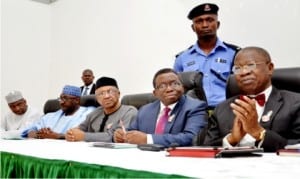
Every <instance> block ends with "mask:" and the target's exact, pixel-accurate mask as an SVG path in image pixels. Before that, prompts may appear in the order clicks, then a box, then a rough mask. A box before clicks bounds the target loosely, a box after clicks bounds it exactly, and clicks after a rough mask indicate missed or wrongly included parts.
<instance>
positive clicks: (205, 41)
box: [173, 3, 240, 110]
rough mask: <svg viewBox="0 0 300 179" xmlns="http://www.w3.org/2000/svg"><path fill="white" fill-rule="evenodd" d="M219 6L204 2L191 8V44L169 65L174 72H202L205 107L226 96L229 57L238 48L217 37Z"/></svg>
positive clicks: (229, 64)
mask: <svg viewBox="0 0 300 179" xmlns="http://www.w3.org/2000/svg"><path fill="white" fill-rule="evenodd" d="M218 10H219V7H218V6H217V5H216V4H212V3H204V4H200V5H198V6H196V7H194V8H193V9H192V10H191V11H190V12H189V14H188V19H189V20H191V21H192V25H191V27H192V30H193V32H195V34H196V35H197V41H196V43H195V44H194V45H192V46H191V47H189V48H188V49H186V50H185V51H183V52H181V53H179V54H178V55H176V59H175V62H174V65H173V68H174V70H175V71H177V72H184V71H200V72H202V73H203V79H202V84H203V89H204V91H205V95H206V98H207V103H208V109H209V110H213V109H214V108H215V107H216V105H218V104H219V103H220V102H222V101H224V100H225V99H226V97H225V87H226V80H227V78H228V77H229V75H230V74H231V67H232V65H233V59H234V56H235V54H236V52H237V51H238V50H240V48H239V47H238V46H235V45H232V44H228V43H225V42H223V41H222V40H221V39H220V38H219V37H218V36H217V30H218V29H219V27H220V21H219V19H218Z"/></svg>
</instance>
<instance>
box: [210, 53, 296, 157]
mask: <svg viewBox="0 0 300 179" xmlns="http://www.w3.org/2000/svg"><path fill="white" fill-rule="evenodd" d="M273 70H274V64H273V63H272V61H271V57H270V55H269V53H268V52H267V51H266V50H264V49H262V48H259V47H246V48H244V49H242V50H241V51H239V52H238V53H237V55H236V57H235V61H234V66H233V72H234V74H235V78H236V81H237V84H238V87H239V89H240V90H241V95H238V96H234V97H231V98H229V99H227V100H226V101H225V102H223V103H221V104H220V105H218V106H217V107H216V109H215V110H214V113H213V114H212V116H211V117H210V118H209V122H208V126H209V129H208V132H207V135H206V137H205V140H204V144H205V145H210V146H224V147H232V146H256V147H261V148H263V149H264V151H265V152H275V151H276V150H278V149H281V148H284V146H285V145H288V144H295V143H300V95H299V94H298V93H294V92H290V91H285V90H278V89H276V88H275V87H274V86H272V83H271V77H272V73H273Z"/></svg>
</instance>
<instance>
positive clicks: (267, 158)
mask: <svg viewBox="0 0 300 179" xmlns="http://www.w3.org/2000/svg"><path fill="white" fill-rule="evenodd" d="M0 151H7V152H12V153H18V154H22V155H28V156H35V157H40V158H45V159H62V160H72V161H77V162H84V163H90V164H100V165H109V166H116V167H122V168H126V169H133V170H145V171H152V172H158V173H164V174H180V175H185V176H190V177H196V178H272V179H273V178H300V157H286V156H277V155H276V154H275V153H266V154H264V155H263V157H252V158H188V157H167V156H166V152H164V151H163V152H150V151H141V150H139V149H136V148H130V149H106V148H98V147H91V143H87V142H67V141H64V140H50V139H27V140H0Z"/></svg>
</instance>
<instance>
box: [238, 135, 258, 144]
mask: <svg viewBox="0 0 300 179" xmlns="http://www.w3.org/2000/svg"><path fill="white" fill-rule="evenodd" d="M255 141H256V140H255V138H254V137H252V136H251V135H250V134H246V135H245V136H244V137H243V138H242V140H241V141H240V142H239V146H251V147H252V146H255Z"/></svg>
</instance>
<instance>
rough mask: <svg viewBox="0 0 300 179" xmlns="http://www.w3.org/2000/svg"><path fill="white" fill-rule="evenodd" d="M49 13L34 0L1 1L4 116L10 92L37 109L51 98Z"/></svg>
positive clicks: (2, 104)
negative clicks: (24, 97) (16, 92)
mask: <svg viewBox="0 0 300 179" xmlns="http://www.w3.org/2000/svg"><path fill="white" fill-rule="evenodd" d="M50 10H51V9H50V7H49V6H48V5H46V4H42V3H36V2H33V1H31V0H1V117H3V115H4V113H5V112H6V111H7V110H8V107H7V103H6V101H5V95H6V94H7V93H8V92H9V91H11V90H15V89H18V90H20V91H22V93H23V95H24V96H26V98H27V101H28V103H29V104H31V105H33V106H37V107H41V106H42V104H43V103H44V102H45V100H46V99H47V98H48V97H49V96H48V94H49V91H51V89H50V88H51V87H50V86H49V81H50V79H51V78H52V77H51V76H50V75H49V64H50V60H51V53H50V52H51V51H50V50H51V47H50V35H51V33H50V32H51V31H50V30H51V27H50V25H51V24H50V20H51V16H50V15H51V13H50V12H51V11H50Z"/></svg>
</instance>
